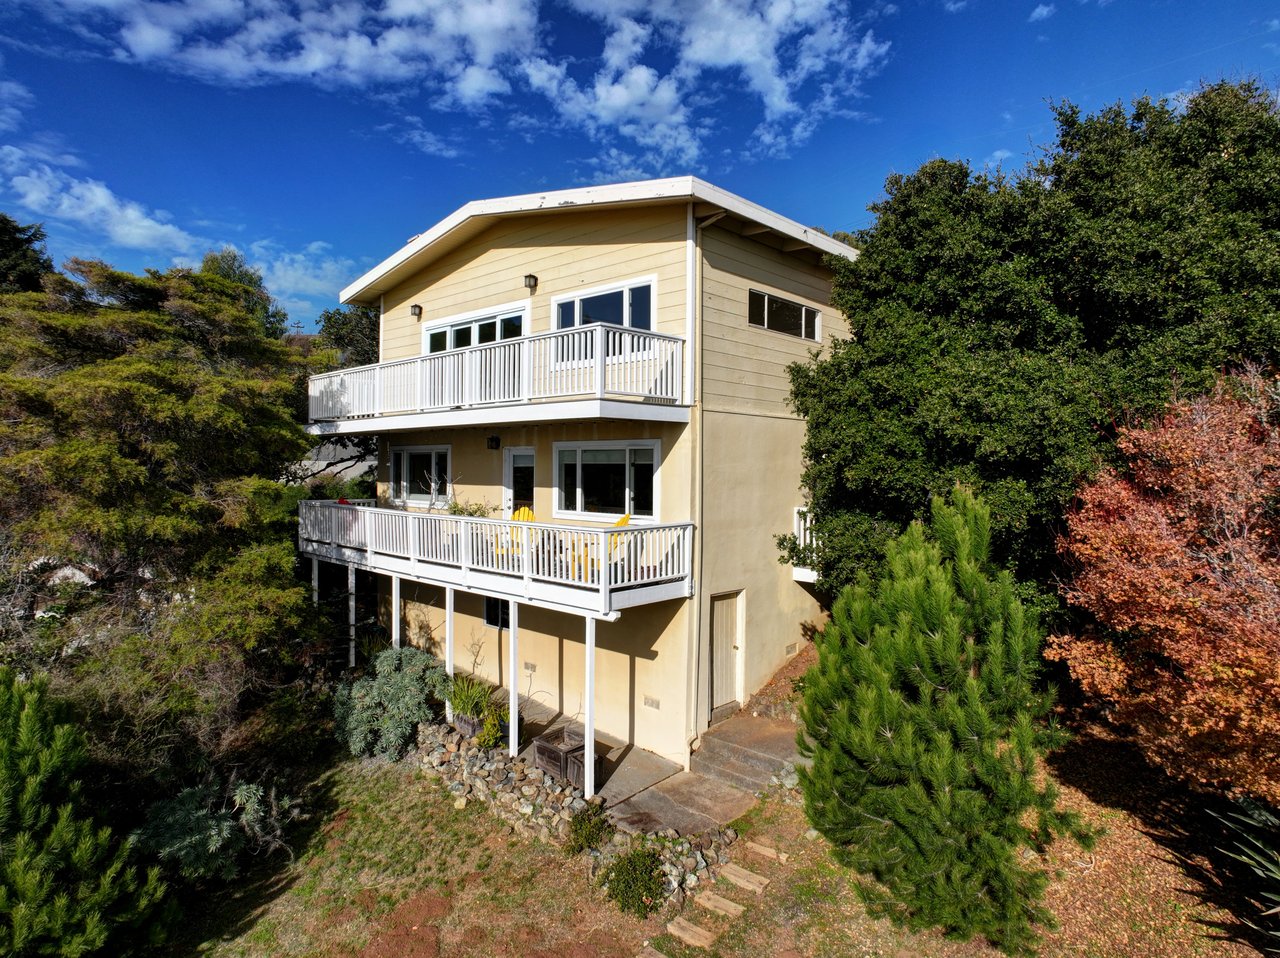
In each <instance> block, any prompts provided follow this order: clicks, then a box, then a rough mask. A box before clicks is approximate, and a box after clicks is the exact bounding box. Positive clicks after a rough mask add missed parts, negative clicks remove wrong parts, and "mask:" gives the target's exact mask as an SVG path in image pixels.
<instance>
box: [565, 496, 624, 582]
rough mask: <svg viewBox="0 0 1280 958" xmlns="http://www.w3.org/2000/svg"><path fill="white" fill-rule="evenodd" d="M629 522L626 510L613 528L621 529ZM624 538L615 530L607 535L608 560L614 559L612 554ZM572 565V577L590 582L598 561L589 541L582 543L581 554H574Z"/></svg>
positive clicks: (596, 569)
mask: <svg viewBox="0 0 1280 958" xmlns="http://www.w3.org/2000/svg"><path fill="white" fill-rule="evenodd" d="M630 524H631V513H629V512H628V513H627V514H626V515H624V516H622V518H620V519H619V520H618V521H617V522H615V523H614V524H613V528H615V529H621V528H623V527H624V526H629V525H630ZM624 538H626V537H625V536H622V535H619V534H618V533H616V532H615V533H613V534H612V535H610V536H609V546H608V551H609V556H608V561H609V562H613V561H614V556H615V554H616V553H617V551H618V548H619V547H620V546H621V544H622V540H623V539H624ZM573 566H574V573H573V577H574V578H575V579H577V580H579V581H580V582H590V581H591V573H592V571H598V567H599V561H598V559H597V557H596V556H594V555H593V554H592V549H591V542H590V541H588V542H586V543H583V546H582V554H581V555H575V556H574V559H573Z"/></svg>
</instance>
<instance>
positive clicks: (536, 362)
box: [309, 323, 684, 422]
mask: <svg viewBox="0 0 1280 958" xmlns="http://www.w3.org/2000/svg"><path fill="white" fill-rule="evenodd" d="M683 352H684V341H683V340H682V339H680V338H679V337H677V336H667V335H665V334H663V333H651V332H647V331H645V330H639V329H626V328H624V327H620V326H611V325H608V324H605V323H596V324H593V325H590V326H582V327H578V328H575V329H563V330H558V331H556V332H550V333H540V334H538V335H536V336H526V337H522V338H520V339H508V340H505V341H503V342H500V343H489V344H487V345H484V346H472V347H469V348H467V349H456V350H453V351H451V352H444V353H435V354H433V355H430V356H415V357H413V358H412V359H400V360H396V361H394V362H389V363H378V364H377V365H374V366H359V367H357V368H355V369H340V370H337V371H336V372H331V373H324V374H322V375H319V376H312V377H311V379H310V382H309V392H310V417H311V421H312V422H315V421H317V420H323V419H356V418H360V417H365V416H390V415H397V414H402V413H413V412H429V411H432V410H439V409H454V408H457V407H465V406H483V405H497V404H502V403H521V402H529V401H531V400H542V399H561V398H563V399H571V398H575V397H597V398H605V397H614V398H625V399H638V400H648V401H653V402H664V403H679V402H680V399H681V393H682V390H681V383H682V382H683V379H684V377H683V372H682V371H683V368H684V362H683Z"/></svg>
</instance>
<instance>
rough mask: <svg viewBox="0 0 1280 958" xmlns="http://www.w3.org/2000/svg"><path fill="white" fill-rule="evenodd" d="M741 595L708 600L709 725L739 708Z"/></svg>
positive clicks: (719, 596) (730, 593) (725, 594)
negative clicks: (709, 625) (709, 629)
mask: <svg viewBox="0 0 1280 958" xmlns="http://www.w3.org/2000/svg"><path fill="white" fill-rule="evenodd" d="M741 662H742V593H741V592H726V593H723V594H721V595H713V596H712V597H711V724H713V725H714V724H715V723H716V722H719V721H722V720H724V719H727V718H728V717H729V716H730V715H732V714H733V713H734V712H736V711H738V709H739V708H741V704H740V703H741V695H742V692H741V685H742V665H741Z"/></svg>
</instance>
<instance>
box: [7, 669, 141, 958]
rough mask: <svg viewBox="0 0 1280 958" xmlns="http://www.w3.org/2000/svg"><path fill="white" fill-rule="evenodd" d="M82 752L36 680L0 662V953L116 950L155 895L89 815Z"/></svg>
mask: <svg viewBox="0 0 1280 958" xmlns="http://www.w3.org/2000/svg"><path fill="white" fill-rule="evenodd" d="M84 755H85V747H84V736H83V735H82V733H81V732H80V730H79V729H78V728H77V727H76V726H74V725H71V724H68V723H62V722H59V721H58V716H57V714H56V712H55V710H54V708H53V706H52V705H51V703H50V702H49V700H48V698H47V687H46V685H45V682H44V681H43V680H40V679H37V680H34V681H30V682H24V681H22V680H20V679H18V678H17V677H16V676H15V675H14V674H13V673H12V672H11V671H9V670H8V669H0V954H5V955H12V956H27V955H63V956H68V958H71V956H83V955H91V954H94V953H98V952H105V953H110V954H116V955H118V954H122V953H124V941H123V939H124V938H126V937H132V936H133V935H134V934H136V932H137V931H138V930H139V929H141V928H143V927H145V925H146V923H147V922H148V920H149V919H150V918H151V916H152V915H153V914H154V911H155V908H156V906H157V904H158V903H159V901H160V898H161V897H162V896H163V894H164V884H163V883H162V882H161V881H160V872H159V869H151V870H150V871H148V872H147V873H146V874H145V875H142V874H139V872H138V870H137V869H135V868H133V867H131V866H129V865H128V864H127V860H128V857H129V843H128V842H120V841H117V840H116V839H115V838H114V837H113V836H112V834H111V830H110V829H109V828H106V827H102V826H100V825H99V824H98V823H97V822H95V821H94V819H93V817H92V815H91V814H90V813H89V807H88V805H89V803H87V802H85V801H84V799H82V797H81V789H80V781H79V780H78V779H77V778H76V777H75V776H76V775H77V773H78V772H79V771H80V769H81V767H82V765H83V763H84Z"/></svg>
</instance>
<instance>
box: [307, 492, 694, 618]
mask: <svg viewBox="0 0 1280 958" xmlns="http://www.w3.org/2000/svg"><path fill="white" fill-rule="evenodd" d="M298 538H299V543H300V546H301V549H302V551H303V552H304V553H313V554H315V553H322V552H323V553H326V554H329V555H330V556H332V554H333V548H335V547H336V548H337V549H342V550H354V551H355V552H359V553H363V554H364V556H365V557H366V559H367V561H366V564H367V565H369V566H370V567H371V568H373V569H375V571H377V570H378V569H379V562H378V559H379V557H385V558H387V559H390V560H397V561H396V567H395V571H399V572H403V571H404V566H403V562H402V561H399V560H406V561H407V562H409V563H411V564H413V563H422V564H424V565H429V566H434V567H436V570H435V573H436V574H435V577H437V578H439V577H441V573H443V577H444V578H447V579H450V580H451V581H458V582H460V583H463V582H465V580H466V578H467V575H468V573H470V572H480V573H487V574H490V575H497V576H503V577H510V580H511V582H510V586H511V589H510V592H511V594H513V595H530V594H532V593H533V592H534V591H536V590H531V589H530V588H528V587H527V584H532V583H547V584H551V585H555V586H560V587H566V588H569V589H573V590H582V591H584V592H587V593H592V594H594V595H595V596H598V597H599V598H600V599H607V598H608V597H609V596H610V595H611V594H613V593H616V592H618V591H621V590H628V589H634V588H637V587H644V586H651V585H656V584H659V583H671V582H677V583H687V582H688V581H689V576H690V564H691V561H692V555H693V525H692V524H691V523H673V524H668V525H646V526H627V527H622V528H608V529H585V528H580V527H577V526H564V525H551V524H548V523H540V522H511V521H502V520H498V519H475V518H470V517H465V516H450V515H435V514H431V513H419V512H405V511H403V510H399V509H379V508H375V507H373V506H367V505H356V504H342V503H337V502H333V501H330V500H304V501H302V502H301V503H300V504H299V507H298ZM317 547H329V548H317ZM388 568H389V567H388ZM422 571H423V572H427V571H428V570H426V569H424V570H422ZM427 577H431V576H427ZM521 583H526V585H525V586H522V585H521ZM590 604H591V606H592V607H593V608H595V607H610V603H608V602H607V601H601V602H596V601H592V602H591V603H590Z"/></svg>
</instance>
